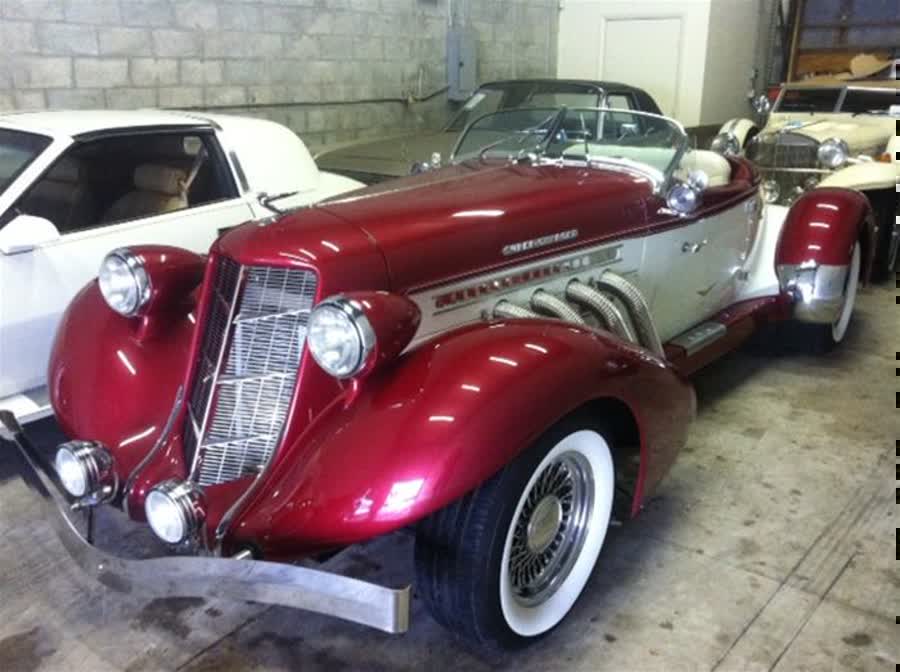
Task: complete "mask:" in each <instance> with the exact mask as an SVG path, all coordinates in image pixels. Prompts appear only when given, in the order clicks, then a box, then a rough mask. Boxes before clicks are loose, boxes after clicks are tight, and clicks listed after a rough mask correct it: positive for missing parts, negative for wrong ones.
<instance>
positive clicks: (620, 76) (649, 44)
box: [599, 18, 681, 115]
mask: <svg viewBox="0 0 900 672" xmlns="http://www.w3.org/2000/svg"><path fill="white" fill-rule="evenodd" d="M604 28H605V30H604V35H603V54H602V58H601V62H600V73H599V75H600V79H603V80H606V81H611V82H625V83H627V84H631V85H632V86H637V87H639V88H642V89H644V90H645V91H647V92H648V93H649V94H650V95H651V96H653V98H654V99H655V100H656V104H657V105H659V109H660V110H662V113H663V114H667V115H671V114H675V111H676V109H677V104H678V100H677V96H678V81H679V72H678V68H679V54H680V53H681V19H680V18H658V19H655V18H639V19H631V18H629V19H625V18H622V19H607V20H606V21H605V22H604Z"/></svg>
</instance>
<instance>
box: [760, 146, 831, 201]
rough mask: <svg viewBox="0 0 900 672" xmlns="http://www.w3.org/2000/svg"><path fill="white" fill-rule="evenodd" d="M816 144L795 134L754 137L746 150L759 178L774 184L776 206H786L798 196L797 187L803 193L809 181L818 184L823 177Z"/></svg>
mask: <svg viewBox="0 0 900 672" xmlns="http://www.w3.org/2000/svg"><path fill="white" fill-rule="evenodd" d="M818 151H819V143H818V142H817V141H816V140H813V139H812V138H808V137H806V136H804V135H799V134H797V133H773V134H767V135H765V136H756V138H754V140H753V141H752V142H751V143H750V145H749V147H748V148H747V158H748V159H750V160H751V161H753V162H754V163H755V164H756V166H757V168H758V169H759V172H760V177H761V178H762V179H763V180H764V181H765V180H773V181H774V182H775V183H776V184H777V185H778V191H779V193H780V196H779V198H778V200H777V201H776V203H778V204H781V205H789V204H790V203H791V202H793V200H794V198H796V195H797V187H800V188H802V189H803V190H806V189H807V188H808V181H809V180H810V178H813V179H814V180H816V181H818V180H819V179H821V178H822V177H823V176H824V175H823V173H824V172H827V171H823V170H822V169H821V166H819V159H818V156H817V154H818Z"/></svg>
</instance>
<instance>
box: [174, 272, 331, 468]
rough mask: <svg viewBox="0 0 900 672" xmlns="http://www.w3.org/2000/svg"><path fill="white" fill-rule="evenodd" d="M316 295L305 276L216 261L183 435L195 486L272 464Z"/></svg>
mask: <svg viewBox="0 0 900 672" xmlns="http://www.w3.org/2000/svg"><path fill="white" fill-rule="evenodd" d="M315 294H316V275H315V273H313V272H312V271H307V270H300V269H285V268H269V267H263V266H245V267H241V266H240V265H238V264H237V263H235V262H234V261H231V260H230V259H226V258H219V259H218V261H217V267H216V270H215V274H214V278H213V288H212V296H211V298H210V300H211V301H212V305H211V306H210V307H209V310H208V315H207V318H206V323H205V325H204V333H203V338H202V340H201V344H200V352H199V355H198V357H199V363H198V367H197V371H196V374H195V378H194V383H193V386H192V389H191V396H190V399H189V402H188V410H189V413H190V417H189V419H188V422H187V423H186V426H185V430H184V444H185V450H186V453H187V455H188V456H189V458H192V459H193V462H194V466H193V468H192V477H193V478H194V479H195V480H196V481H197V483H199V484H200V485H213V484H217V483H225V482H227V481H233V480H235V479H238V478H241V477H242V476H244V475H247V474H253V473H257V472H258V471H259V470H260V469H262V468H263V467H264V466H265V465H266V464H267V463H268V461H269V459H270V458H271V457H272V454H273V453H274V451H275V447H276V444H277V443H278V440H279V438H280V436H281V432H282V429H283V426H284V422H285V419H286V416H287V412H288V408H289V407H290V404H291V400H292V397H293V391H294V387H295V385H296V382H297V372H298V368H299V365H300V356H301V354H302V352H303V346H304V344H305V342H306V326H307V322H308V319H309V311H310V309H311V308H312V304H313V301H314V300H315Z"/></svg>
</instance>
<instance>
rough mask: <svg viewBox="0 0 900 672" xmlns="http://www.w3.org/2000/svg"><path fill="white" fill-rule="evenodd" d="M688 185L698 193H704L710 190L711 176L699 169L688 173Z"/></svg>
mask: <svg viewBox="0 0 900 672" xmlns="http://www.w3.org/2000/svg"><path fill="white" fill-rule="evenodd" d="M687 183H688V185H689V186H691V187H693V188H694V189H695V190H696V191H698V192H700V193H703V192H704V191H706V190H707V189H708V188H709V175H707V174H706V173H705V172H704V171H702V170H699V169H694V170H691V171H690V172H688V175H687Z"/></svg>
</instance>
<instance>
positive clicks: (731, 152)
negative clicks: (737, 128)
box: [709, 132, 741, 156]
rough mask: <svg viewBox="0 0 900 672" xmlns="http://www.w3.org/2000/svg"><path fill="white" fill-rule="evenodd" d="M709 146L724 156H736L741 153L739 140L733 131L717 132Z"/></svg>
mask: <svg viewBox="0 0 900 672" xmlns="http://www.w3.org/2000/svg"><path fill="white" fill-rule="evenodd" d="M709 148H710V149H711V150H712V151H714V152H718V153H719V154H722V155H724V156H737V155H738V154H740V153H741V141H740V140H738V138H737V136H736V135H735V134H734V133H728V132H726V133H719V134H718V135H717V136H716V137H714V138H713V140H712V142H711V143H710V145H709Z"/></svg>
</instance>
